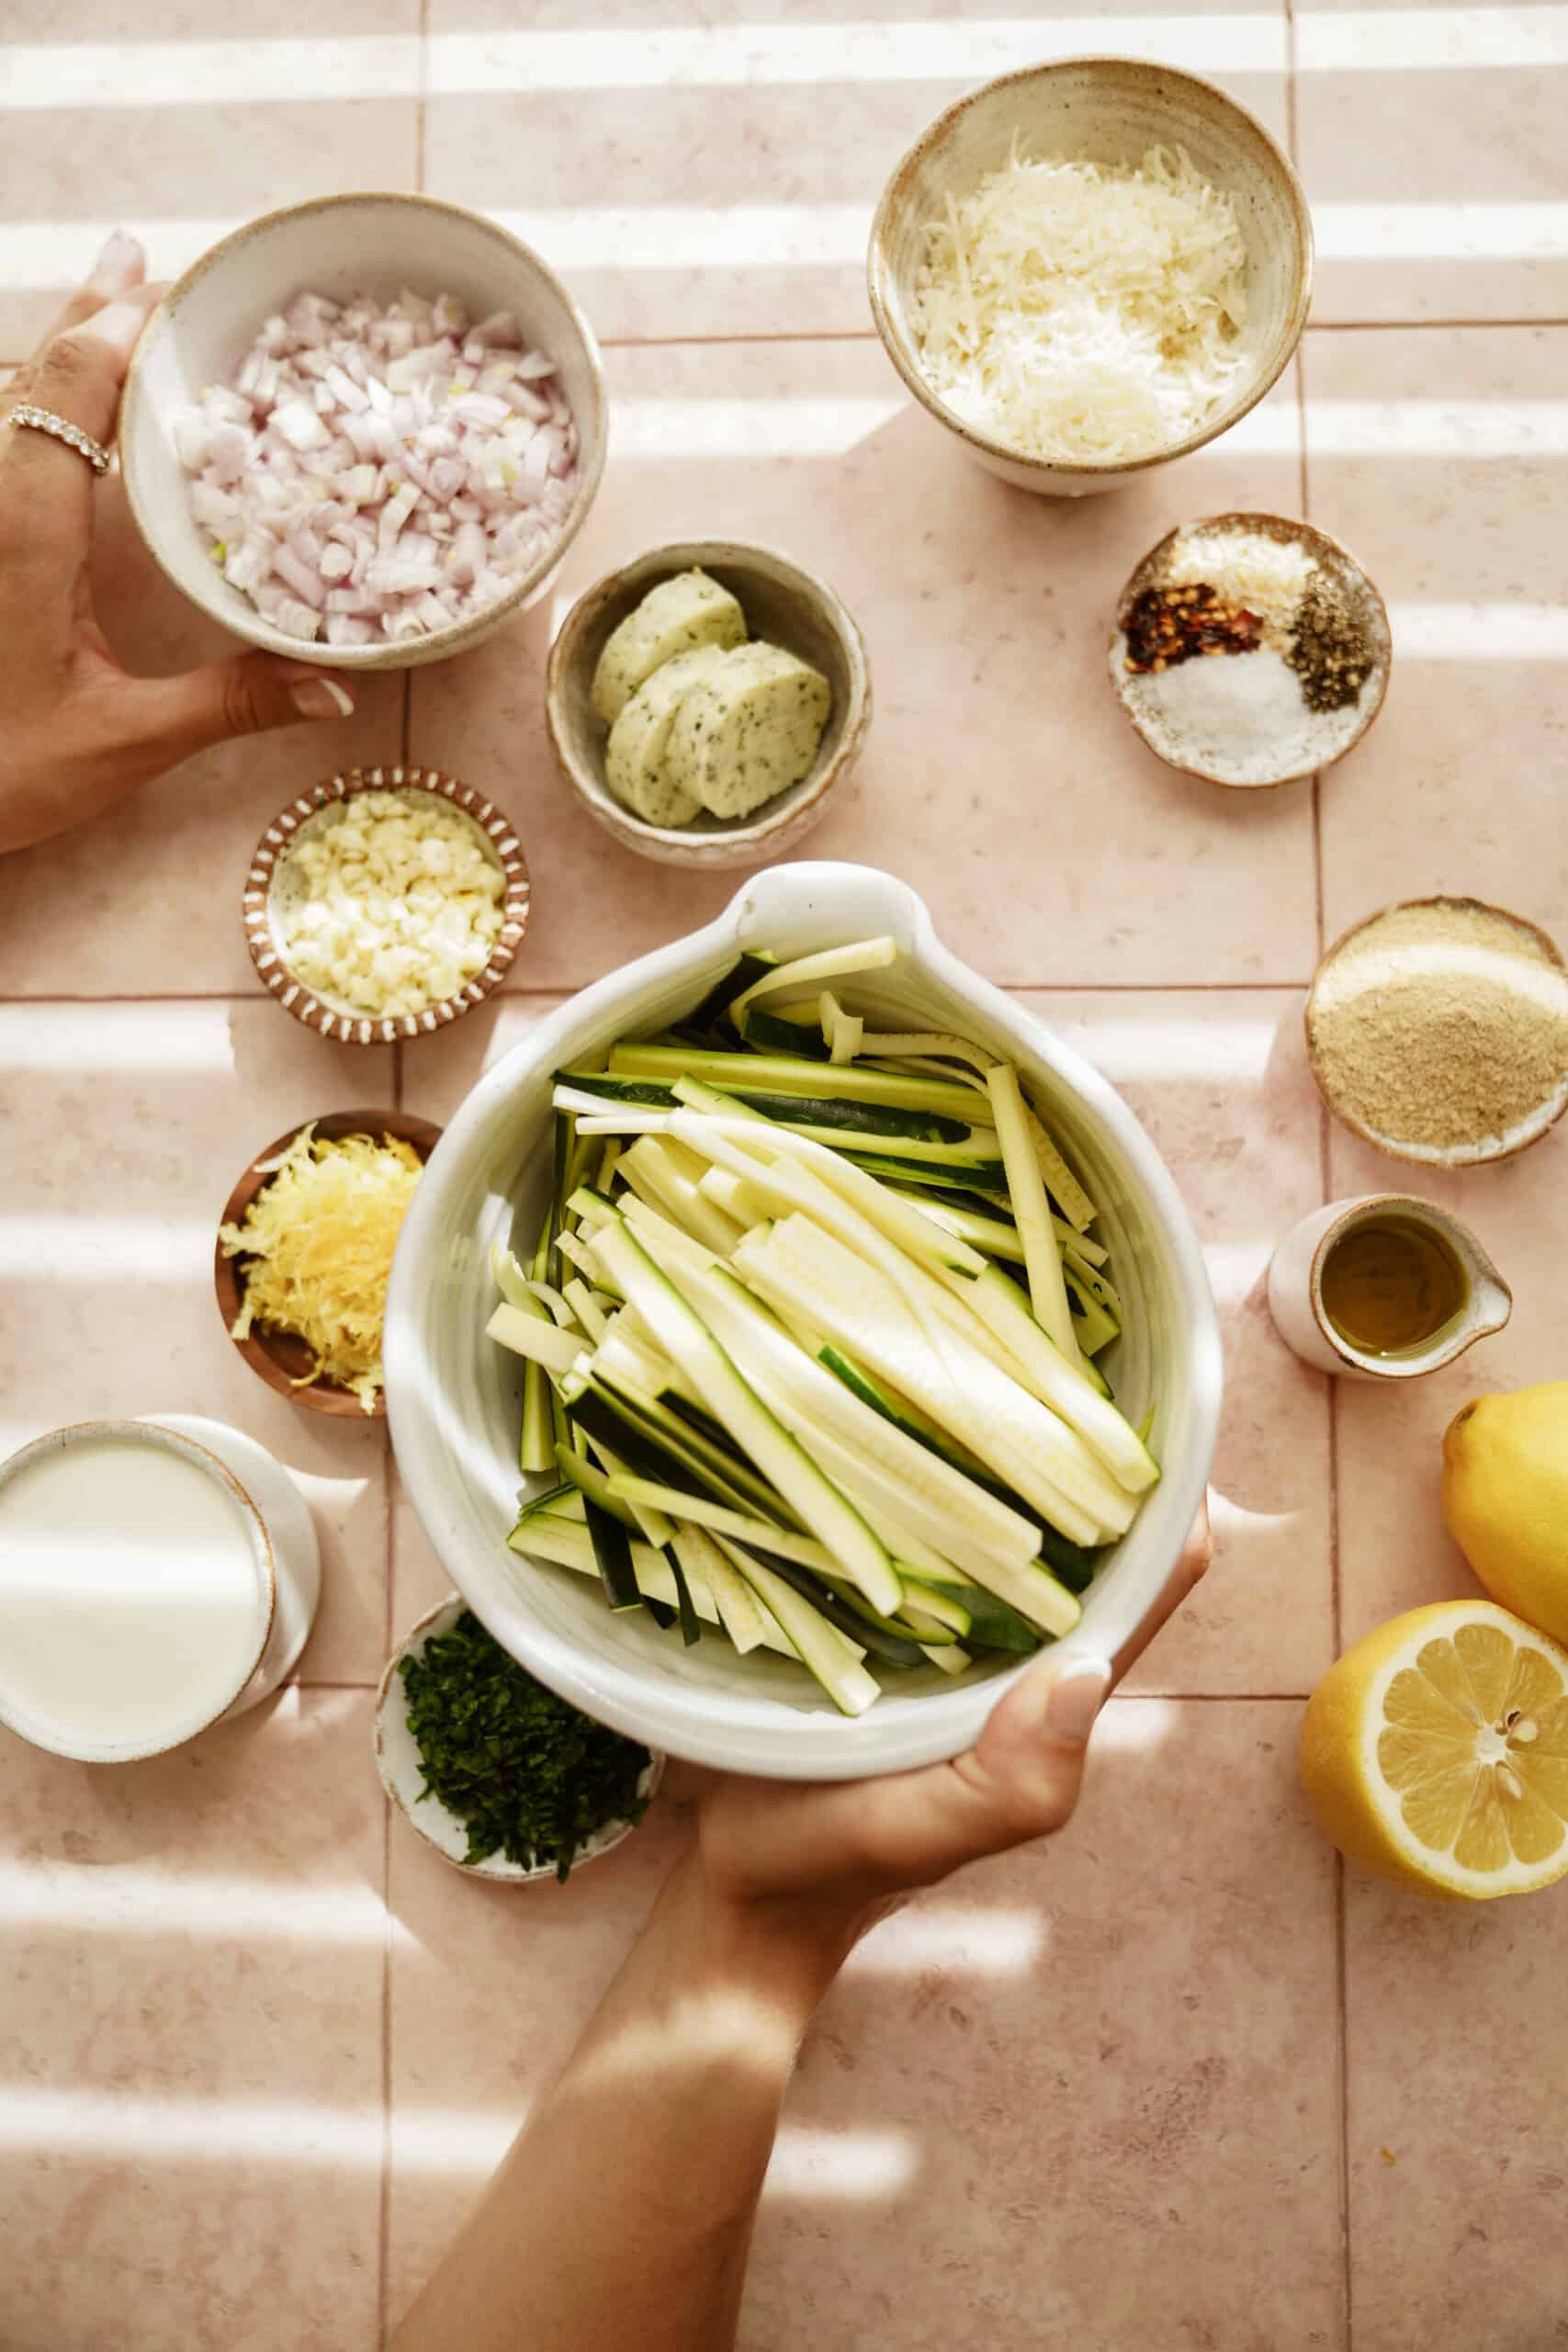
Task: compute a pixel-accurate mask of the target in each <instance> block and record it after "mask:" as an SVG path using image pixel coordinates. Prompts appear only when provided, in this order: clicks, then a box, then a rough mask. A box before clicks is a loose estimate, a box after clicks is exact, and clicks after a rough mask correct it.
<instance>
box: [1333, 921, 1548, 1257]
mask: <svg viewBox="0 0 1568 2352" xmlns="http://www.w3.org/2000/svg"><path fill="white" fill-rule="evenodd" d="M1417 907H1468V908H1473V909H1475V910H1478V911H1479V912H1480V913H1482V914H1487V915H1501V916H1502V917H1503V919H1504V921H1505V922H1510V923H1512V924H1513V926H1514V928H1515V930H1516V931H1528V932H1529V933H1532V934H1533V935H1534V937H1535V938H1537V939H1538V940H1539V941H1540V944H1541V945H1542V946H1543V947H1544V948H1545V949H1546V951H1547V953H1546V960H1547V961H1548V962H1549V963H1550V964H1551V965H1553V966H1555V967H1556V969H1557V970H1558V971H1560V972H1568V957H1565V956H1563V953H1562V949H1561V948H1560V947H1559V946H1558V944H1557V942H1556V940H1555V939H1553V938H1552V936H1551V933H1550V932H1549V931H1545V930H1543V929H1542V927H1541V925H1540V923H1538V922H1531V920H1530V918H1529V915H1518V914H1516V913H1515V912H1514V910H1513V909H1512V907H1500V906H1498V905H1497V903H1496V901H1495V899H1477V898H1473V897H1472V896H1471V895H1470V894H1469V893H1468V892H1465V891H1458V890H1436V891H1428V892H1427V894H1426V895H1425V896H1424V897H1422V898H1419V899H1390V900H1389V901H1388V904H1387V905H1386V906H1382V907H1374V908H1373V909H1372V911H1371V914H1370V915H1362V916H1361V917H1360V919H1359V921H1358V922H1353V923H1351V924H1349V925H1348V927H1347V929H1345V930H1344V931H1342V932H1341V933H1340V934H1339V936H1338V938H1337V939H1336V940H1334V941H1333V942H1332V943H1331V944H1330V945H1328V946H1327V947H1325V949H1324V951H1323V954H1322V955H1321V956H1319V957H1318V959H1317V968H1316V970H1315V971H1314V973H1313V976H1312V979H1311V981H1310V983H1309V985H1308V988H1307V992H1306V997H1305V1000H1304V1001H1303V1005H1302V1034H1303V1037H1304V1038H1305V1041H1306V1054H1307V1067H1308V1069H1310V1070H1311V1072H1312V1080H1313V1084H1314V1086H1315V1087H1316V1089H1317V1091H1318V1094H1319V1096H1320V1097H1321V1099H1322V1102H1323V1105H1324V1108H1325V1110H1326V1111H1327V1112H1329V1113H1330V1114H1331V1115H1332V1116H1333V1117H1334V1118H1336V1119H1337V1120H1338V1122H1339V1124H1340V1125H1341V1126H1342V1127H1344V1128H1345V1129H1346V1130H1347V1131H1348V1133H1349V1134H1350V1135H1353V1136H1359V1137H1360V1139H1361V1141H1362V1142H1363V1143H1370V1144H1371V1147H1372V1149H1373V1150H1374V1151H1381V1152H1382V1153H1383V1155H1384V1156H1385V1158H1387V1159H1397V1160H1399V1161H1400V1162H1401V1163H1402V1165H1403V1166H1404V1167H1406V1168H1430V1169H1435V1170H1439V1171H1440V1170H1453V1169H1464V1168H1493V1167H1495V1166H1496V1165H1497V1164H1498V1162H1499V1161H1501V1160H1505V1159H1517V1158H1518V1156H1519V1154H1520V1152H1521V1151H1529V1149H1530V1148H1532V1146H1534V1145H1536V1144H1538V1143H1541V1142H1544V1140H1545V1139H1546V1137H1547V1136H1549V1135H1550V1134H1551V1130H1552V1128H1553V1127H1554V1126H1556V1125H1557V1123H1558V1121H1559V1120H1560V1119H1561V1118H1562V1115H1563V1114H1564V1112H1568V1084H1565V1085H1562V1086H1560V1087H1559V1088H1558V1090H1557V1094H1556V1097H1555V1098H1553V1097H1552V1096H1551V1095H1549V1096H1548V1097H1547V1098H1546V1100H1545V1101H1544V1102H1543V1103H1540V1104H1539V1105H1538V1107H1537V1109H1536V1112H1535V1113H1534V1114H1533V1119H1532V1122H1531V1124H1530V1126H1529V1133H1528V1134H1527V1135H1523V1136H1520V1138H1519V1140H1518V1142H1517V1143H1511V1144H1508V1145H1506V1147H1504V1148H1499V1149H1498V1150H1496V1151H1475V1150H1466V1149H1465V1148H1463V1147H1462V1146H1461V1147H1460V1148H1458V1149H1457V1150H1450V1151H1448V1152H1431V1151H1414V1150H1412V1149H1411V1148H1410V1147H1409V1146H1408V1145H1407V1144H1404V1143H1399V1142H1396V1141H1394V1140H1393V1139H1392V1138H1391V1137H1389V1136H1385V1135H1381V1134H1380V1133H1379V1132H1378V1130H1377V1129H1376V1128H1375V1127H1369V1126H1368V1125H1366V1123H1365V1121H1364V1120H1361V1119H1359V1118H1358V1117H1357V1115H1356V1114H1355V1113H1354V1112H1353V1111H1351V1110H1350V1109H1348V1107H1347V1106H1346V1105H1345V1104H1344V1103H1341V1102H1340V1101H1339V1099H1338V1097H1337V1094H1336V1093H1335V1091H1334V1090H1333V1089H1332V1087H1330V1086H1329V1084H1328V1082H1327V1080H1325V1077H1324V1075H1323V1065H1322V1059H1321V1057H1320V1055H1319V1053H1318V1047H1317V1040H1316V1038H1315V1036H1314V1034H1313V1013H1314V1009H1315V1006H1316V1003H1317V989H1318V983H1319V981H1320V980H1321V979H1322V978H1323V977H1324V974H1325V972H1326V971H1327V970H1328V968H1329V967H1330V966H1331V965H1332V964H1333V963H1334V962H1335V960H1336V958H1337V956H1340V955H1341V954H1343V952H1344V950H1345V949H1346V948H1347V947H1348V945H1349V944H1350V942H1351V941H1352V940H1353V939H1355V938H1357V937H1359V934H1360V933H1362V932H1363V931H1370V930H1371V926H1372V925H1373V923H1375V922H1382V919H1383V917H1384V915H1397V914H1404V913H1406V912H1407V911H1409V910H1412V909H1415V908H1417ZM1505 1288H1506V1284H1505Z"/></svg>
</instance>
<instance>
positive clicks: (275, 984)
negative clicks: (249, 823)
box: [241, 767, 530, 1046]
mask: <svg viewBox="0 0 1568 2352" xmlns="http://www.w3.org/2000/svg"><path fill="white" fill-rule="evenodd" d="M363 792H406V793H410V794H415V795H417V794H420V793H424V794H427V795H434V797H436V798H437V799H441V800H446V801H449V802H450V803H451V805H452V807H453V808H454V809H458V810H460V811H461V813H462V814H463V815H464V816H465V817H466V818H468V821H469V823H470V824H471V825H472V826H473V828H474V832H475V837H476V839H477V840H478V841H479V844H480V846H481V847H482V848H483V849H484V851H485V852H486V854H487V855H489V856H490V857H491V858H492V859H493V861H494V862H495V864H496V865H498V866H499V867H500V868H501V871H502V875H503V876H504V877H505V884H506V888H505V893H504V895H503V897H502V922H501V933H500V935H499V937H498V938H497V940H496V943H495V945H494V947H493V948H492V950H491V958H490V961H489V963H488V964H487V965H486V966H485V967H484V969H483V971H482V972H476V973H475V975H474V977H473V978H472V979H471V980H467V981H465V982H464V984H463V986H462V987H461V988H460V989H458V990H457V993H456V995H454V996H447V997H442V998H441V999H440V1001H438V1002H436V1003H434V1004H427V1005H425V1006H424V1007H423V1010H422V1011H420V1012H399V1013H386V1014H380V1013H368V1012H364V1011H363V1010H362V1009H361V1008H360V1007H359V1006H358V1005H353V1004H350V1003H348V1002H347V1001H345V1000H344V999H342V998H338V997H333V996H329V995H328V994H327V992H326V990H325V989H310V988H307V987H306V985H305V983H304V981H303V980H302V979H300V978H299V977H298V975H297V974H296V973H294V972H293V971H291V970H290V969H289V967H288V963H287V962H286V960H285V958H284V954H283V949H282V946H281V944H279V939H278V933H277V925H276V911H277V908H278V905H279V903H280V900H281V899H282V897H283V895H284V894H286V893H287V891H288V887H289V882H288V862H287V860H288V848H289V845H290V843H291V842H293V841H294V840H295V839H296V837H297V836H298V834H299V831H300V828H301V827H302V826H305V825H309V824H310V823H311V822H312V821H314V820H319V819H320V818H321V812H322V810H323V809H332V808H333V806H334V805H336V804H341V803H342V802H344V801H345V800H353V799H355V798H356V797H358V795H359V794H360V793H363ZM529 896H530V889H529V881H528V861H527V859H526V858H525V856H524V854H523V844H522V842H520V841H519V839H518V838H517V830H516V827H515V826H514V825H513V822H512V820H511V818H510V817H507V816H503V815H502V811H501V810H500V809H498V808H497V807H496V806H495V803H494V802H493V801H491V800H486V799H485V798H484V797H483V795H482V794H480V793H478V792H475V791H474V790H473V788H472V787H471V786H469V785H466V784H461V783H459V781H458V779H457V777H456V776H455V775H442V773H441V771H440V770H439V769H438V768H421V767H408V768H405V767H386V768H351V769H350V770H349V772H348V774H347V775H333V776H328V777H327V779H326V781H325V782H324V783H322V784H317V785H312V786H311V787H310V791H309V792H302V793H301V794H300V795H299V798H298V799H297V800H291V801H290V802H289V804H288V808H287V809H279V811H278V813H277V815H276V817H275V818H274V819H273V820H272V822H271V824H270V825H269V826H268V827H267V829H266V831H265V833H263V835H262V837H261V839H260V841H259V842H257V843H256V845H255V848H254V851H253V852H252V854H251V864H250V870H249V872H248V873H247V875H246V876H245V889H244V896H243V899H242V901H241V911H242V915H243V922H244V926H245V944H246V946H247V947H248V948H249V949H250V951H251V961H252V963H253V964H254V966H255V967H256V972H257V976H258V977H259V978H261V979H262V980H263V981H264V982H265V985H266V987H267V988H268V989H271V991H272V993H273V995H274V996H275V997H276V999H277V1001H278V1003H279V1004H280V1005H282V1007H283V1009H284V1011H285V1012H291V1013H292V1014H293V1015H294V1018H295V1020H296V1021H302V1022H303V1023H305V1026H306V1028H307V1029H314V1030H317V1031H318V1032H319V1033H320V1035H321V1036H323V1037H333V1038H335V1039H336V1040H337V1041H338V1043H339V1044H340V1045H344V1046H390V1045H393V1044H395V1043H396V1042H397V1040H398V1039H399V1038H400V1037H421V1036H431V1035H434V1032H435V1031H436V1030H437V1029H444V1028H446V1026H447V1024H448V1023H450V1022H453V1021H457V1020H460V1019H461V1017H462V1015H463V1014H464V1013H465V1012H472V1011H473V1009H474V1007H475V1005H476V1004H482V1003H483V1002H484V1001H485V999H486V997H487V996H489V994H490V992H491V989H496V988H499V987H500V986H501V983H502V980H503V979H504V978H506V975H507V973H508V972H509V971H510V970H511V968H512V965H513V959H514V958H515V956H516V954H517V950H518V949H519V947H521V945H522V944H523V934H524V933H525V931H526V930H527V928H528V907H529Z"/></svg>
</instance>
